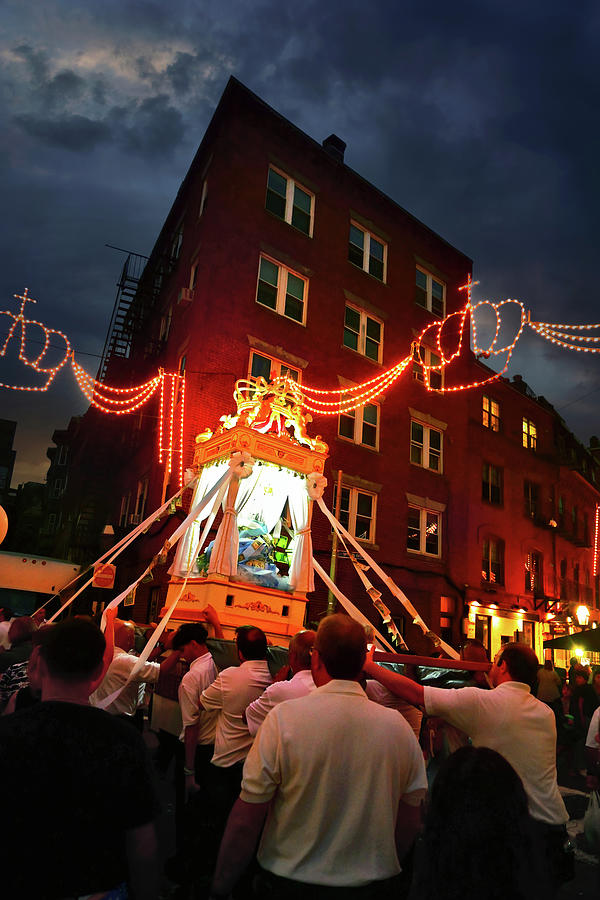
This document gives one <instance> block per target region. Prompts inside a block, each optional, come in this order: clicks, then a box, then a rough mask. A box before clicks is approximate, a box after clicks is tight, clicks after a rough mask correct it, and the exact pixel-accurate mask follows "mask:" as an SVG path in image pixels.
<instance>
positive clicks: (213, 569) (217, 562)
mask: <svg viewBox="0 0 600 900" xmlns="http://www.w3.org/2000/svg"><path fill="white" fill-rule="evenodd" d="M239 487H240V482H239V481H238V479H237V478H236V476H235V475H234V476H233V478H232V479H231V481H230V482H229V490H228V491H227V497H226V499H225V512H224V514H223V518H222V520H221V524H220V525H219V529H218V531H217V535H216V537H215V542H214V544H213V548H212V553H211V554H210V561H209V563H208V574H209V575H212V574H213V573H215V574H218V575H226V576H227V577H229V576H230V575H235V574H236V572H237V558H238V552H239V545H240V541H239V533H238V528H237V514H236V506H235V504H236V500H237V497H238V491H239Z"/></svg>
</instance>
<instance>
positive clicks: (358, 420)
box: [338, 403, 381, 450]
mask: <svg viewBox="0 0 600 900" xmlns="http://www.w3.org/2000/svg"><path fill="white" fill-rule="evenodd" d="M365 406H373V407H374V408H375V409H376V410H377V423H376V424H375V444H367V443H365V442H364V441H363V425H364V424H368V425H371V426H372V425H373V423H372V422H367V423H365V422H364V410H365ZM365 406H359V407H358V408H357V409H353V410H352V411H351V412H346V413H340V414H339V416H338V437H339V438H340V440H342V441H349V442H351V443H353V444H358V445H359V446H360V447H366V448H367V449H368V450H379V426H380V424H381V406H380V405H379V403H365ZM343 418H346V419H351V420H353V432H354V434H353V437H348V436H347V435H345V434H342V433H341V430H340V429H341V424H342V419H343Z"/></svg>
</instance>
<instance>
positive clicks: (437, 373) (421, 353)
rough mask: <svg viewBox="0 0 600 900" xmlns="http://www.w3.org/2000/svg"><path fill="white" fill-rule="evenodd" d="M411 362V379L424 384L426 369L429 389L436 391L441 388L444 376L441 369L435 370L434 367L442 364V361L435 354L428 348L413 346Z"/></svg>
mask: <svg viewBox="0 0 600 900" xmlns="http://www.w3.org/2000/svg"><path fill="white" fill-rule="evenodd" d="M413 360H414V362H413V378H414V379H415V381H421V382H422V383H423V384H424V383H425V370H424V368H425V367H427V374H428V376H429V387H432V388H434V389H435V390H438V391H439V390H440V389H441V388H443V386H444V374H443V372H442V370H441V369H436V368H435V366H441V364H442V360H441V359H440V357H439V356H437V354H435V353H433V351H432V350H430V349H429V347H423V346H421V345H420V344H419V345H416V344H415V347H414V349H413Z"/></svg>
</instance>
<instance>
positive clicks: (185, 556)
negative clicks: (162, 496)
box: [171, 460, 228, 578]
mask: <svg viewBox="0 0 600 900" xmlns="http://www.w3.org/2000/svg"><path fill="white" fill-rule="evenodd" d="M227 467H228V461H227V460H224V461H223V462H220V463H217V464H216V465H214V466H207V467H206V468H204V469H202V471H201V472H200V475H199V477H198V484H197V485H196V489H195V491H194V497H193V499H192V504H191V507H190V509H191V510H193V509H194V507H196V506H198V505H199V504H200V503H201V502H202V500H203V499H204V497H206V495H207V494H208V492H209V491H210V489H211V488H212V486H213V485H214V484H216V482H217V481H218V480H219V478H221V476H222V475H224V473H225V472H226V471H227ZM209 513H210V506H206V507H205V508H204V509H203V510H202V511H201V512H200V514H199V515H198V516H196V518H195V519H194V521H193V522H192V524H191V526H190V527H189V528H188V530H187V531H186V533H185V534H184V535H183V537H182V538H181V540H180V541H179V544H178V546H177V552H176V553H175V560H174V562H173V568H172V570H171V571H172V574H173V575H176V576H179V577H180V578H183V577H184V576H185V574H186V573H187V572H188V571H189V570H190V564H191V562H192V559H191V554H192V553H193V548H194V546H195V545H196V544H197V542H198V539H199V537H200V523H201V522H202V521H203V520H204V519H205V518H206V517H207V516H208V515H209ZM193 574H194V573H193V570H192V577H193Z"/></svg>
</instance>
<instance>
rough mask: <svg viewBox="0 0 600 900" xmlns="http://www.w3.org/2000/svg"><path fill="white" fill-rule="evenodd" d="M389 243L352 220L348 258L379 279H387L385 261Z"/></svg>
mask: <svg viewBox="0 0 600 900" xmlns="http://www.w3.org/2000/svg"><path fill="white" fill-rule="evenodd" d="M386 255H387V245H386V244H384V243H383V241H380V240H378V239H377V238H376V237H375V236H374V235H372V234H371V232H370V231H365V229H364V228H361V227H360V226H359V225H356V224H355V223H354V222H350V241H349V245H348V259H349V260H350V262H351V263H352V264H353V265H355V266H358V268H359V269H363V271H364V272H368V273H369V275H372V276H373V277H374V278H377V279H378V281H385V263H386Z"/></svg>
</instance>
